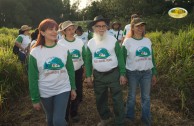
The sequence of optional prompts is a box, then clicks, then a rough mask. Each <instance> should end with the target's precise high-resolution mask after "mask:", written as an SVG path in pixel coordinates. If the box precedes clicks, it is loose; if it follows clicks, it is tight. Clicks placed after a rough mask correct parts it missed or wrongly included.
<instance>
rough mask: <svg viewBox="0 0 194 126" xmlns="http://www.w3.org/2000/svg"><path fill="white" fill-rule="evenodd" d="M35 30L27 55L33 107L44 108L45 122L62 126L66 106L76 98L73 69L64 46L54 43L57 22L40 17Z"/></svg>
mask: <svg viewBox="0 0 194 126" xmlns="http://www.w3.org/2000/svg"><path fill="white" fill-rule="evenodd" d="M38 30H39V34H38V39H37V42H36V43H35V45H34V46H33V47H32V49H31V52H30V55H29V71H28V77H29V89H30V95H31V100H32V103H33V107H34V109H36V110H40V109H41V104H42V106H43V108H44V111H45V113H46V117H47V125H48V126H66V125H67V124H66V121H65V114H66V107H67V103H68V99H69V95H71V99H75V98H76V92H75V88H76V87H75V78H74V77H75V73H74V67H73V62H72V59H71V55H70V53H69V51H68V49H67V48H65V47H61V46H60V45H58V44H57V43H56V41H57V40H56V39H57V30H58V24H57V23H56V22H55V21H54V20H52V19H45V20H43V21H42V22H41V23H40V24H39V27H38Z"/></svg>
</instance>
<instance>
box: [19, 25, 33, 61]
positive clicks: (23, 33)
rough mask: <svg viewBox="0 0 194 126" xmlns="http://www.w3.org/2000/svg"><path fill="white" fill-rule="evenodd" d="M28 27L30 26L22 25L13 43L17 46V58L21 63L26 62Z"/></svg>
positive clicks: (28, 37)
mask: <svg viewBox="0 0 194 126" xmlns="http://www.w3.org/2000/svg"><path fill="white" fill-rule="evenodd" d="M30 29H31V27H30V26H28V25H22V26H21V28H20V30H19V35H18V37H17V38H16V40H15V45H16V46H17V47H18V48H19V53H18V58H19V60H20V61H21V63H23V64H26V57H27V55H28V52H29V48H30V42H31V38H30Z"/></svg>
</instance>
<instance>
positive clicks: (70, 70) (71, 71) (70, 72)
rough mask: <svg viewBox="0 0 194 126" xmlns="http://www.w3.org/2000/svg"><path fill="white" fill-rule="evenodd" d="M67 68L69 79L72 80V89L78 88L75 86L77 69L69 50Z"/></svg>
mask: <svg viewBox="0 0 194 126" xmlns="http://www.w3.org/2000/svg"><path fill="white" fill-rule="evenodd" d="M66 69H67V73H68V75H69V81H70V85H71V89H72V90H75V89H76V86H75V71H74V66H73V61H72V57H71V54H70V53H69V51H68V55H67V62H66Z"/></svg>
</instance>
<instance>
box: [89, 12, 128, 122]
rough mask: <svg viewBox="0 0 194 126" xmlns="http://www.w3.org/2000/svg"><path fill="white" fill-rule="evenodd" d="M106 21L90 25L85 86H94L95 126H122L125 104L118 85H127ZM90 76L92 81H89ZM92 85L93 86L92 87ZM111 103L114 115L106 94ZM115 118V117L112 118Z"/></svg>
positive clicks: (98, 20)
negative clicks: (91, 30) (96, 114)
mask: <svg viewBox="0 0 194 126" xmlns="http://www.w3.org/2000/svg"><path fill="white" fill-rule="evenodd" d="M108 24H109V20H108V19H106V18H104V17H103V16H101V15H100V16H96V17H95V18H94V20H93V21H92V22H91V24H90V25H91V27H92V29H93V31H94V34H93V38H92V39H90V40H89V42H88V48H87V57H86V76H87V79H86V80H87V84H88V86H94V92H95V97H96V106H97V110H98V113H99V115H100V118H101V121H100V122H99V123H98V124H97V126H107V125H111V122H113V120H114V125H116V126H124V125H125V124H124V123H125V122H124V104H123V97H122V87H121V85H124V84H126V78H125V66H124V65H125V64H124V60H123V57H122V53H121V48H120V45H119V43H118V42H117V40H116V38H115V37H113V36H111V35H108V32H107V25H108ZM92 73H93V77H94V78H93V79H92ZM93 83H94V84H93ZM109 90H110V93H111V98H112V100H113V112H114V116H113V114H112V112H111V111H110V109H109V106H108V96H109V95H108V92H109ZM113 117H114V118H113Z"/></svg>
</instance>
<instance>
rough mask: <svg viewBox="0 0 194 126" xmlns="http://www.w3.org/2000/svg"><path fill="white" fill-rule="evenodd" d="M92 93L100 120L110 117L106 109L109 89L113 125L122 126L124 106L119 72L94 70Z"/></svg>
mask: <svg viewBox="0 0 194 126" xmlns="http://www.w3.org/2000/svg"><path fill="white" fill-rule="evenodd" d="M93 75H94V92H95V96H96V105H97V110H98V113H99V115H100V117H101V119H102V120H106V119H108V118H109V117H112V114H111V112H110V109H109V107H108V89H110V92H111V97H112V101H113V110H114V116H115V125H116V126H123V125H124V104H123V97H122V89H121V85H120V83H119V78H120V75H119V70H118V68H115V69H113V70H111V71H109V72H98V71H96V70H94V72H93Z"/></svg>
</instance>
